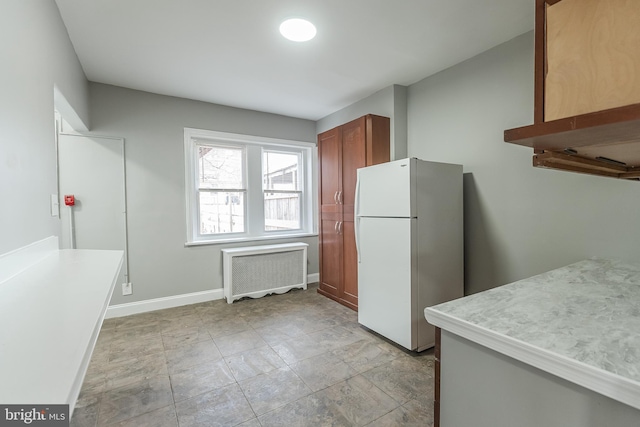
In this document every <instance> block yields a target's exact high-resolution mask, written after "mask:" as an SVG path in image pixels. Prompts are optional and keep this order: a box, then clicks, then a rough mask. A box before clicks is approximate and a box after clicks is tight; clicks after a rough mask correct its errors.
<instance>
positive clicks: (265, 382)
mask: <svg viewBox="0 0 640 427" xmlns="http://www.w3.org/2000/svg"><path fill="white" fill-rule="evenodd" d="M239 384H240V387H241V388H242V391H243V392H244V395H245V396H246V397H247V400H248V401H249V403H250V404H251V407H252V408H253V411H254V412H255V413H256V415H258V416H260V415H262V414H264V413H266V412H269V411H272V410H274V409H276V408H279V407H280V406H284V405H286V404H287V403H289V402H293V401H295V400H298V399H300V398H301V397H304V396H306V395H308V394H311V389H310V388H309V387H307V386H306V385H305V383H304V382H303V381H302V380H301V379H300V378H299V377H298V376H297V375H296V374H295V372H293V371H292V370H291V369H290V368H288V367H287V368H281V369H277V370H275V371H271V372H268V373H266V374H261V375H258V376H256V377H253V378H250V379H248V380H245V381H241V382H240V383H239Z"/></svg>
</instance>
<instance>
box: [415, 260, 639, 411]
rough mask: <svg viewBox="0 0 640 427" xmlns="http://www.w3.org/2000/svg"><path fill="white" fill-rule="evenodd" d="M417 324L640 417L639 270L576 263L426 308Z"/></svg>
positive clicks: (636, 267) (595, 262)
mask: <svg viewBox="0 0 640 427" xmlns="http://www.w3.org/2000/svg"><path fill="white" fill-rule="evenodd" d="M425 317H426V318H427V321H429V323H431V324H433V325H435V326H437V327H440V328H442V329H443V330H447V331H450V332H452V333H455V334H457V335H460V336H463V337H464V338H467V339H470V340H472V341H475V342H478V343H479V344H483V345H486V346H487V347H489V348H492V349H494V350H496V351H499V352H501V353H504V354H507V355H509V356H511V357H514V358H516V359H518V360H521V361H524V362H526V363H529V364H531V365H533V366H536V367H538V368H540V369H543V370H545V371H547V372H551V373H554V374H556V375H558V376H560V377H562V378H565V379H568V380H570V381H573V382H575V383H577V384H580V385H582V386H584V387H587V388H589V389H592V390H594V391H598V392H600V393H602V394H605V395H607V396H609V397H612V398H614V399H616V400H620V401H622V402H624V403H627V404H629V405H631V406H634V407H636V408H639V409H640V265H630V264H627V263H623V262H620V261H612V260H604V259H590V260H585V261H580V262H577V263H575V264H571V265H569V266H566V267H562V268H559V269H557V270H553V271H550V272H547V273H543V274H540V275H537V276H534V277H531V278H528V279H524V280H520V281H517V282H514V283H511V284H508V285H504V286H500V287H498V288H494V289H491V290H488V291H485V292H481V293H478V294H475V295H471V296H468V297H465V298H461V299H458V300H455V301H450V302H447V303H444V304H440V305H436V306H434V307H428V308H426V309H425Z"/></svg>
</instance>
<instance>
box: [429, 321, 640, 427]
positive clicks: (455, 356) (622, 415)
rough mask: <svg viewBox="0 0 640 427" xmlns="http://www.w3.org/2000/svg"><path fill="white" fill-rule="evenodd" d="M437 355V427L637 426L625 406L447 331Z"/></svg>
mask: <svg viewBox="0 0 640 427" xmlns="http://www.w3.org/2000/svg"><path fill="white" fill-rule="evenodd" d="M441 351H442V353H441V359H440V360H442V364H441V383H440V387H441V395H440V409H441V417H440V425H441V426H442V427H459V426H474V427H514V426H517V427H539V426H545V427H604V426H611V427H614V426H615V427H637V426H638V425H640V411H639V410H637V409H635V408H633V407H631V406H628V405H625V404H624V403H620V402H618V401H616V400H613V399H611V398H609V397H605V396H603V395H601V394H599V393H596V392H594V391H591V390H588V389H586V388H583V387H581V386H579V385H576V384H574V383H572V382H569V381H566V380H563V379H561V378H559V377H557V376H555V375H552V374H549V373H547V372H544V371H542V370H540V369H537V368H534V367H532V366H530V365H527V364H525V363H522V362H519V361H517V360H515V359H512V358H510V357H508V356H505V355H503V354H500V353H497V352H495V351H493V350H490V349H488V348H486V347H483V346H481V345H478V344H476V343H474V342H471V341H468V340H466V339H464V338H461V337H459V336H457V335H454V334H452V333H450V332H448V331H442V349H441ZM461 408H464V410H461Z"/></svg>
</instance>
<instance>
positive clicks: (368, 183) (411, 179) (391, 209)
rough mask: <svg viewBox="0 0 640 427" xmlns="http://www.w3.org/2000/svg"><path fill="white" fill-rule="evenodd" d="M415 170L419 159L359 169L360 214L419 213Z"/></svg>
mask: <svg viewBox="0 0 640 427" xmlns="http://www.w3.org/2000/svg"><path fill="white" fill-rule="evenodd" d="M415 170H416V168H415V159H403V160H396V161H395V162H389V163H381V164H379V165H375V166H369V167H366V168H360V169H358V181H357V183H356V206H355V214H356V216H368V217H393V218H410V217H415V216H416V209H415Z"/></svg>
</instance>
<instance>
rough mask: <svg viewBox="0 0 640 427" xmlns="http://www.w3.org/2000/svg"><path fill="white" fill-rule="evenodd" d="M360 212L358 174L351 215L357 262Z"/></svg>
mask: <svg viewBox="0 0 640 427" xmlns="http://www.w3.org/2000/svg"><path fill="white" fill-rule="evenodd" d="M359 213H360V176H359V175H358V176H357V178H356V195H355V200H354V206H353V216H354V220H355V222H356V223H355V227H353V232H354V234H355V240H356V253H357V254H358V264H359V263H360V217H359V216H358V215H359Z"/></svg>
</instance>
